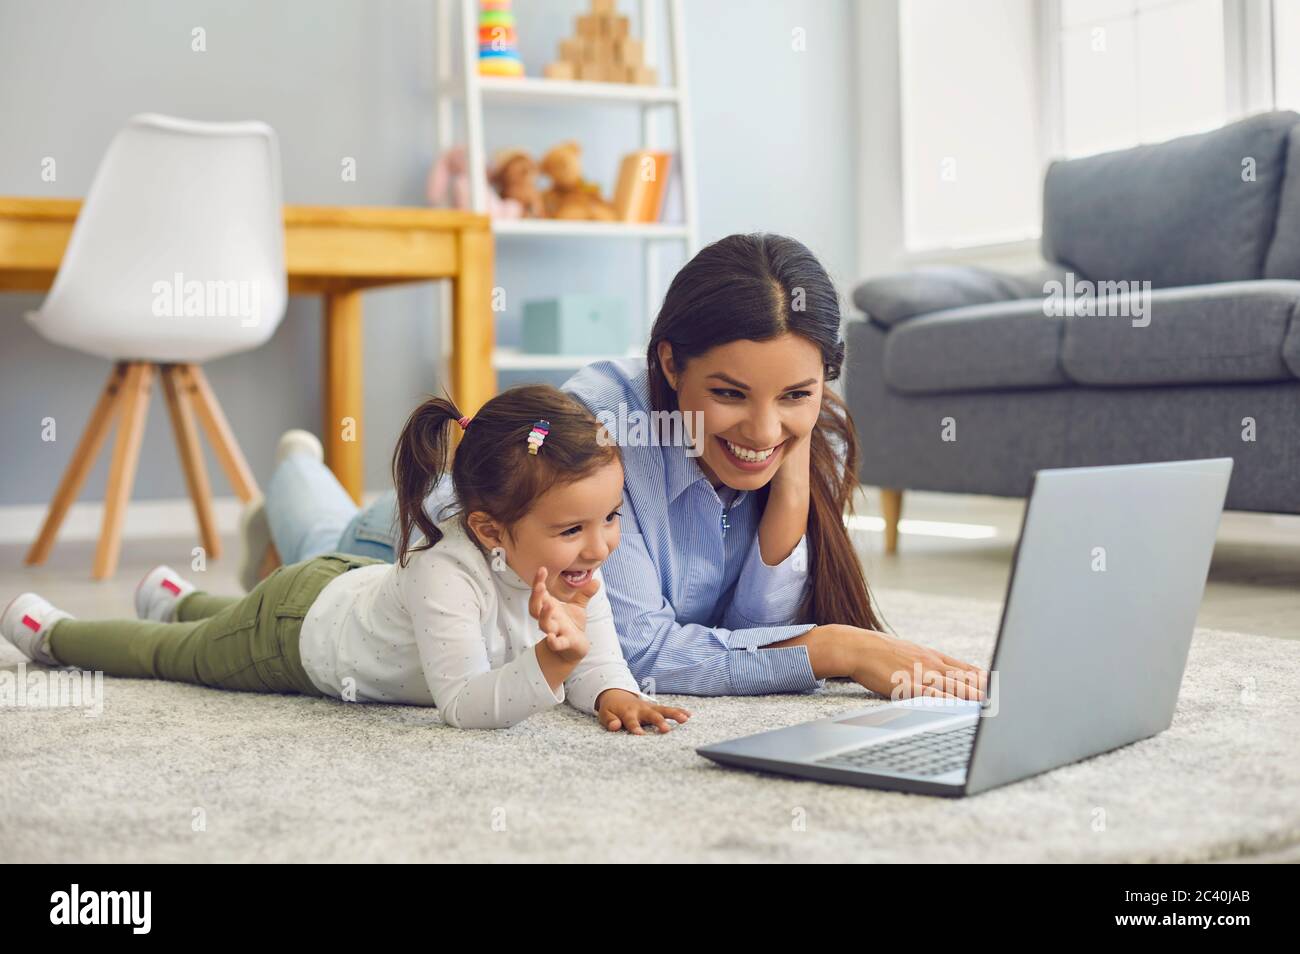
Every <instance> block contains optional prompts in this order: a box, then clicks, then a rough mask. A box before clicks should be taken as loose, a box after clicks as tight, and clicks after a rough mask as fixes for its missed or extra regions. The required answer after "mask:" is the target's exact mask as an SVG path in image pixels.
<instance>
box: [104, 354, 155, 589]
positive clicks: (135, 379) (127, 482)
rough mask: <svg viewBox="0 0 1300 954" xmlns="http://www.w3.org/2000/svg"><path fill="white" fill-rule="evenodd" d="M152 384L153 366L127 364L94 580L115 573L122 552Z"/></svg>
mask: <svg viewBox="0 0 1300 954" xmlns="http://www.w3.org/2000/svg"><path fill="white" fill-rule="evenodd" d="M152 384H153V365H152V364H149V363H148V362H143V361H133V362H131V363H130V364H129V365H127V370H126V381H125V382H124V383H123V385H122V396H121V398H120V399H119V401H118V406H119V408H120V413H119V416H118V423H117V440H116V441H114V443H113V464H112V466H111V468H110V469H109V472H108V487H107V488H106V489H105V491H104V523H103V526H102V527H101V528H100V531H99V547H98V548H97V549H96V550H95V568H94V577H95V579H97V580H102V579H105V578H106V577H110V576H112V575H113V574H114V573H115V572H116V571H117V558H118V554H119V553H120V552H121V549H122V519H123V518H124V517H125V516H126V507H127V504H128V503H130V501H131V487H132V485H133V484H134V483H135V469H136V464H137V463H139V460H140V442H141V440H143V438H144V422H145V416H146V415H147V414H148V412H149V387H150V385H152Z"/></svg>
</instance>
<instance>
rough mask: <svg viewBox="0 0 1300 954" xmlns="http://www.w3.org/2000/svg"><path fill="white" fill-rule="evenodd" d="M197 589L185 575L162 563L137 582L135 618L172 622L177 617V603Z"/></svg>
mask: <svg viewBox="0 0 1300 954" xmlns="http://www.w3.org/2000/svg"><path fill="white" fill-rule="evenodd" d="M196 589H198V587H196V586H195V585H194V584H193V583H191V582H190V581H189V580H187V579H185V577H183V576H181V575H180V574H179V573H177V572H176V571H175V570H173V569H172V568H171V567H169V566H163V565H162V564H161V563H160V564H158V566H156V567H154V568H153V569H152V570H150V571H149V572H148V573H146V574H145V576H144V579H143V580H141V581H140V582H139V583H137V584H136V587H135V618H136V619H151V620H153V621H154V622H155V623H171V622H173V621H175V619H176V604H178V603H179V602H180V601H181V598H182V597H185V596H189V595H190V594H191V593H193V592H194V591H195V590H196Z"/></svg>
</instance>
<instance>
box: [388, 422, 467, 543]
mask: <svg viewBox="0 0 1300 954" xmlns="http://www.w3.org/2000/svg"><path fill="white" fill-rule="evenodd" d="M461 416H462V415H461V413H460V411H459V410H457V408H456V405H455V404H453V403H452V402H451V400H450V399H444V398H437V397H431V398H429V399H428V400H427V401H425V402H424V403H423V404H421V405H420V406H419V407H417V408H416V409H415V410H414V411H413V412H412V413H411V416H410V417H409V418H407V420H406V425H405V426H404V427H403V428H402V434H401V436H400V437H399V438H398V439H397V447H396V448H395V449H394V450H393V486H394V487H395V488H396V489H397V518H398V529H399V536H398V541H397V560H398V563H399V564H400V565H402V566H406V561H407V557H408V556H409V555H410V554H411V553H414V552H417V551H419V550H427V549H429V547H431V546H433V545H434V544H436V543H437V542H438V541H439V540H441V539H442V531H441V530H439V529H438V528H437V526H436V525H435V524H434V522H433V520H431V519H430V518H429V515H428V513H427V512H426V511H425V509H424V501H425V499H426V498H427V497H428V496H429V494H430V493H432V492H433V488H434V487H435V486H436V485H437V483H438V481H439V480H441V479H442V476H443V474H445V473H446V472H447V466H448V459H449V458H450V456H451V433H450V428H451V425H452V424H453V423H455V421H456V420H458V419H459V418H460V417H461ZM416 531H418V532H419V533H422V534H423V535H424V536H425V537H426V538H427V542H426V543H423V544H420V545H418V546H412V545H411V539H412V538H413V537H414V536H415V535H416Z"/></svg>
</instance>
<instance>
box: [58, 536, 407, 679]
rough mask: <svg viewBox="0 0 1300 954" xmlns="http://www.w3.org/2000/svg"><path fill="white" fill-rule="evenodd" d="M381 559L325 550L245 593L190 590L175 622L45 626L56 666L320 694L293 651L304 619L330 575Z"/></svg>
mask: <svg viewBox="0 0 1300 954" xmlns="http://www.w3.org/2000/svg"><path fill="white" fill-rule="evenodd" d="M381 562H383V561H381V560H373V559H371V558H369V557H359V556H351V555H348V554H344V553H329V554H326V555H325V556H319V557H315V558H314V559H311V560H305V561H304V562H302V563H295V564H293V565H292V566H282V567H279V568H278V569H277V570H276V571H275V572H274V573H272V574H271V575H270V576H268V577H267V578H266V579H265V580H263V581H262V582H261V583H259V584H258V585H257V586H256V587H255V588H254V589H253V591H252V592H250V593H249V594H248V595H247V596H243V597H235V596H212V595H210V594H208V593H201V592H194V593H190V594H189V595H188V596H186V597H185V598H184V599H182V600H181V601H180V603H179V605H178V606H177V610H176V620H177V621H176V622H174V623H154V622H150V621H147V620H135V619H132V620H126V619H112V620H81V619H64V620H60V621H59V622H57V623H55V624H54V628H53V629H52V630H51V631H50V639H49V644H48V645H49V649H50V653H51V654H52V655H53V656H54V658H55V659H57V660H58V661H59V662H60V663H61V664H62V665H65V666H76V667H78V668H80V669H89V670H99V671H102V672H104V673H105V674H107V675H110V676H129V677H132V678H136V679H170V680H173V681H175V682H193V683H198V684H200V685H204V686H212V687H213V688H217V689H234V690H239V691H243V692H299V693H304V694H307V695H313V696H319V695H321V694H322V693H321V691H320V690H319V689H317V688H316V687H315V685H313V684H312V681H311V679H309V678H308V676H307V673H306V671H305V670H304V669H303V668H302V657H301V655H300V653H299V650H298V637H299V633H300V632H301V630H302V621H303V617H305V616H306V615H307V610H308V609H310V608H311V604H312V603H313V602H315V600H316V597H317V596H319V595H320V592H321V590H323V589H325V587H326V585H328V584H329V583H330V582H331V581H332V580H334V579H335V578H336V577H338V576H339V575H341V574H343V573H346V572H347V571H348V570H352V569H355V568H356V567H359V566H366V565H367V564H371V563H381Z"/></svg>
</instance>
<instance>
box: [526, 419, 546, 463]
mask: <svg viewBox="0 0 1300 954" xmlns="http://www.w3.org/2000/svg"><path fill="white" fill-rule="evenodd" d="M549 433H551V422H550V421H538V422H537V423H536V424H534V425H533V429H532V430H531V431H529V432H528V453H530V454H532V455H533V456H536V455H537V449H538V448H539V447H541V446H542V441H544V440H546V435H547V434H549Z"/></svg>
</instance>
